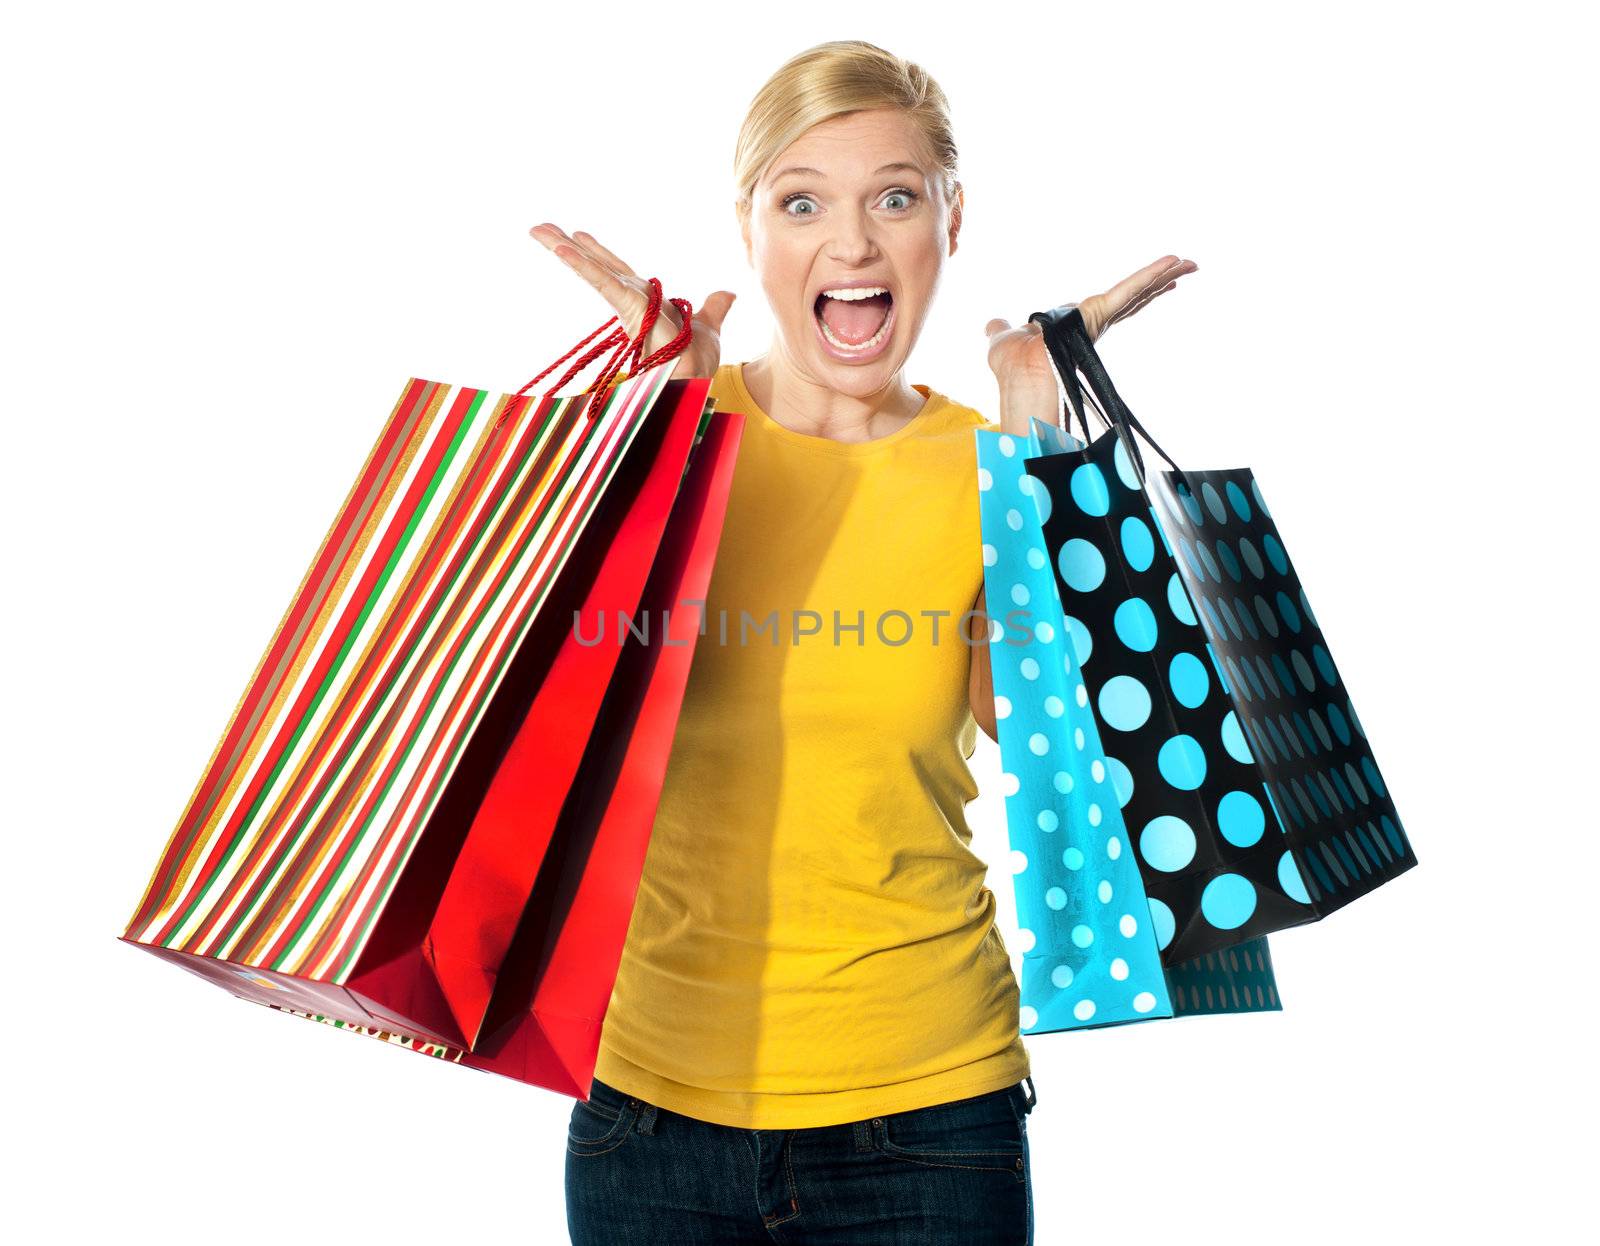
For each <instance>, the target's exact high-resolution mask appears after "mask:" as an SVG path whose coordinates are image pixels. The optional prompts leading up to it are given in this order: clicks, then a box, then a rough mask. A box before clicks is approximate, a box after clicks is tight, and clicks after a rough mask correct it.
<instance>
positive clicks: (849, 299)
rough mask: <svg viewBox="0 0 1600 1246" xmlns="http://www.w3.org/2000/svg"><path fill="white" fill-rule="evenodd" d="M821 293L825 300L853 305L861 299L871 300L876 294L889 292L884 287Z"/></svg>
mask: <svg viewBox="0 0 1600 1246" xmlns="http://www.w3.org/2000/svg"><path fill="white" fill-rule="evenodd" d="M822 293H823V295H824V297H826V298H830V299H842V300H843V301H844V302H846V303H855V302H859V301H860V300H861V299H869V298H872V297H873V295H876V294H887V293H889V291H888V289H887V288H886V287H884V286H859V287H857V288H855V289H852V290H824V291H823V292H822Z"/></svg>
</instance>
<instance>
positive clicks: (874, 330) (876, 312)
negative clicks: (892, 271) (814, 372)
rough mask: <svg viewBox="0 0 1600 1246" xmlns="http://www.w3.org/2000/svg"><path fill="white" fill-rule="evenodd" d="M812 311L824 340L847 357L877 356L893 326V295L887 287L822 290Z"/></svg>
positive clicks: (835, 351) (838, 354) (833, 350)
mask: <svg viewBox="0 0 1600 1246" xmlns="http://www.w3.org/2000/svg"><path fill="white" fill-rule="evenodd" d="M811 310H812V314H813V316H814V317H815V319H816V322H817V331H818V333H819V334H820V335H821V337H822V340H823V342H824V343H825V344H826V345H827V347H828V348H829V350H830V351H831V353H833V354H835V355H837V356H839V357H841V358H845V359H857V360H859V359H864V358H867V357H869V356H872V355H876V354H877V353H878V352H879V351H880V350H882V349H883V347H884V346H885V345H887V343H888V341H889V331H890V330H891V329H892V328H893V326H894V296H893V295H892V294H890V293H889V289H888V287H887V286H857V287H853V288H852V287H848V286H841V287H837V288H834V289H828V290H823V291H821V292H820V293H819V294H818V295H817V300H816V303H815V304H814V305H813V307H812V309H811Z"/></svg>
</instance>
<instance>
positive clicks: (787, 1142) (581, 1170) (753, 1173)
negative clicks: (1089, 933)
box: [566, 1077, 1038, 1246]
mask: <svg viewBox="0 0 1600 1246" xmlns="http://www.w3.org/2000/svg"><path fill="white" fill-rule="evenodd" d="M1024 1086H1026V1087H1027V1089H1026V1090H1024ZM1036 1102H1038V1096H1037V1094H1036V1093H1035V1092H1034V1091H1033V1079H1032V1078H1031V1077H1030V1078H1024V1079H1023V1081H1021V1082H1018V1083H1017V1084H1016V1085H1014V1086H1008V1087H1006V1088H1005V1089H1003V1090H993V1091H990V1092H989V1093H987V1094H982V1095H974V1096H972V1097H970V1098H966V1099H956V1100H953V1101H951V1102H949V1103H940V1104H935V1105H934V1106H932V1107H925V1108H915V1109H913V1110H911V1111H908V1112H895V1113H890V1114H888V1115H885V1116H879V1117H874V1118H872V1119H870V1120H860V1121H851V1122H848V1123H845V1124H841V1125H819V1126H816V1127H813V1128H808V1129H738V1128H735V1127H733V1126H730V1125H717V1124H712V1123H711V1122H709V1121H703V1120H698V1119H696V1118H694V1117H690V1116H683V1115H680V1114H679V1113H677V1112H671V1111H668V1110H667V1109H666V1108H660V1107H657V1106H656V1105H655V1104H652V1103H647V1102H645V1101H644V1100H642V1099H636V1098H634V1097H632V1096H630V1095H625V1094H623V1093H622V1092H621V1091H619V1090H617V1089H616V1088H615V1087H613V1086H609V1085H607V1084H606V1083H605V1082H602V1081H600V1080H599V1079H598V1078H596V1079H595V1082H594V1086H593V1088H592V1089H591V1091H590V1094H589V1099H588V1100H587V1101H585V1100H582V1099H578V1100H575V1101H574V1102H573V1105H572V1117H571V1120H570V1122H569V1124H568V1128H567V1169H566V1193H567V1229H568V1231H569V1232H570V1234H571V1236H572V1243H573V1246H626V1244H629V1243H635V1242H652V1243H654V1242H672V1243H674V1246H725V1244H726V1246H734V1244H735V1243H737V1244H738V1246H749V1244H751V1243H793V1244H796V1246H823V1244H824V1243H829V1244H837V1246H902V1244H903V1246H956V1244H957V1243H959V1244H960V1246H1033V1182H1032V1177H1031V1174H1030V1171H1029V1161H1028V1130H1027V1115H1028V1113H1029V1112H1031V1111H1032V1110H1033V1105H1034V1104H1035V1103H1036Z"/></svg>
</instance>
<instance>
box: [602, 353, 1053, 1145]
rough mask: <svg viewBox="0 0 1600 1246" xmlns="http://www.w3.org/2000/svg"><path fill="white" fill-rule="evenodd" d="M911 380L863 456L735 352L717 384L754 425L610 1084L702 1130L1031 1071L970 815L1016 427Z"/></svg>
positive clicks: (621, 989)
mask: <svg viewBox="0 0 1600 1246" xmlns="http://www.w3.org/2000/svg"><path fill="white" fill-rule="evenodd" d="M915 388H916V389H917V391H918V392H919V393H921V394H923V395H924V396H925V398H926V399H927V401H926V402H925V403H924V405H923V407H922V409H921V410H920V411H919V412H918V413H917V415H916V416H915V417H914V418H913V419H911V420H910V421H909V422H908V423H906V424H905V425H903V426H902V427H900V428H899V429H897V430H896V431H895V432H893V433H891V434H889V435H888V436H886V437H880V438H878V439H876V440H873V441H868V442H859V443H849V444H846V443H841V442H836V441H832V440H830V439H828V438H824V437H815V436H811V435H808V434H805V433H800V432H796V431H794V430H793V429H789V428H785V427H784V426H782V425H781V424H778V423H777V422H776V421H775V420H773V419H772V418H771V417H770V416H768V415H767V414H766V413H765V412H763V411H761V410H760V409H759V408H758V407H757V406H756V404H755V402H754V400H753V399H752V398H751V397H750V394H749V391H748V390H747V389H746V388H745V385H744V381H743V377H742V374H741V370H740V366H739V365H738V364H727V365H724V366H723V367H722V368H720V369H719V370H718V371H717V374H716V376H715V378H714V379H713V382H712V386H711V395H712V397H713V398H714V399H715V400H716V404H717V409H718V410H726V411H736V412H740V413H742V414H743V415H744V417H745V418H744V432H743V436H742V440H741V443H740V446H739V456H738V459H737V461H736V463H735V466H734V475H733V484H732V493H731V494H730V497H729V501H728V511H727V518H726V521H725V523H724V527H723V532H722V539H721V544H720V546H719V548H718V552H717V559H716V563H715V566H714V569H713V571H712V576H711V582H710V585H709V587H708V589H707V600H706V605H705V627H704V629H703V632H702V635H701V636H700V637H699V639H698V641H697V642H696V648H695V653H694V661H693V665H692V666H691V668H690V673H689V681H688V687H687V690H686V692H685V696H684V702H683V711H682V716H681V717H680V719H679V722H678V728H677V734H676V735H675V736H674V739H673V748H672V754H671V759H670V761H669V763H668V768H667V775H666V781H665V785H664V787H663V789H662V794H661V803H660V806H659V809H658V812H657V815H656V820H655V824H654V828H653V831H652V835H651V840H650V845H649V850H648V852H647V854H646V858H645V863H644V870H643V874H642V876H641V878H640V883H639V890H638V896H637V900H636V902H635V906H634V911H633V917H632V920H631V924H630V926H629V929H628V937H627V942H626V945H625V947H624V950H623V955H622V961H621V964H620V966H619V969H618V974H617V983H616V989H615V991H614V993H613V995H612V998H611V1004H610V1008H609V1011H608V1012H607V1014H606V1017H605V1024H604V1028H603V1030H602V1032H601V1046H600V1054H599V1061H598V1063H597V1065H596V1068H595V1073H596V1076H598V1077H599V1078H600V1079H601V1080H602V1081H605V1082H608V1083H610V1084H611V1085H613V1086H615V1087H617V1088H618V1089H619V1090H622V1091H623V1092H624V1093H626V1094H631V1095H637V1096H638V1097H640V1098H642V1099H646V1100H648V1101H650V1102H652V1103H656V1104H659V1105H660V1106H662V1107H664V1108H667V1109H669V1110H671V1111H675V1112H680V1113H682V1114H684V1115H686V1116H693V1117H697V1118H699V1119H701V1120H708V1121H714V1122H716V1123H719V1124H724V1125H734V1126H738V1127H741V1128H746V1129H781V1128H805V1127H810V1126H817V1125H830V1124H837V1123H841V1122H844V1121H851V1120H859V1119H862V1118H864V1117H870V1116H873V1115H876V1114H882V1113H886V1112H901V1111H908V1110H910V1109H913V1108H918V1107H926V1106H929V1105H932V1104H937V1103H945V1102H949V1101H950V1100H953V1099H960V1098H965V1097H967V1096H969V1095H977V1094H983V1093H986V1092H988V1091H991V1090H998V1089H1000V1088H1002V1087H1005V1086H1009V1085H1013V1084H1015V1083H1016V1082H1018V1081H1020V1080H1021V1079H1022V1078H1023V1077H1024V1076H1026V1075H1027V1074H1028V1073H1029V1061H1028V1053H1027V1051H1026V1049H1025V1048H1024V1046H1023V1040H1022V1035H1021V1033H1020V1028H1019V1018H1018V988H1017V982H1016V977H1015V975H1014V974H1013V973H1012V972H1011V965H1010V960H1009V957H1008V954H1007V951H1006V948H1005V945H1004V943H1003V942H1002V939H1001V936H1000V932H999V930H998V929H996V927H995V924H994V914H995V898H994V893H993V892H992V891H990V890H989V888H988V887H987V886H985V865H984V862H983V861H981V860H979V859H978V857H977V856H975V855H974V854H973V852H972V851H971V849H970V847H969V843H970V840H971V837H972V831H971V828H970V827H969V826H968V825H967V822H966V816H965V806H966V805H967V803H968V802H970V801H971V800H973V799H974V798H975V797H976V796H977V784H976V783H975V781H974V780H973V777H972V773H971V770H970V769H969V768H968V766H967V759H968V758H970V757H971V756H972V751H973V747H974V745H975V743H976V739H977V723H976V721H975V720H974V719H973V717H972V713H971V709H970V707H969V704H968V700H967V680H968V677H969V660H970V650H969V646H968V645H967V643H966V642H965V641H964V640H963V639H962V636H961V633H960V632H959V631H958V630H957V629H958V626H959V623H960V618H961V616H962V615H963V614H964V613H965V612H966V611H967V610H969V609H971V608H972V607H973V606H974V604H975V603H976V602H977V598H978V591H979V588H980V587H981V585H982V581H983V562H982V555H981V549H982V542H981V538H980V535H979V527H978V493H977V464H976V458H975V455H976V451H975V449H974V443H973V435H972V433H973V429H974V428H977V427H979V426H990V427H992V426H993V425H990V424H989V422H988V421H985V420H984V418H983V417H982V416H981V415H979V414H978V413H977V412H976V411H974V410H972V409H971V408H969V407H964V406H961V405H960V404H958V403H955V402H952V401H951V400H950V399H948V398H946V397H945V396H944V395H942V394H939V393H937V392H935V391H933V390H930V389H929V388H927V387H926V386H922V385H918V386H916V387H915ZM680 608H685V609H694V608H695V607H693V606H687V607H680ZM941 611H942V612H943V615H942V617H941V616H939V614H938V613H937V612H941ZM808 612H809V613H808ZM836 612H837V613H836ZM836 617H837V619H838V627H837V630H836V628H835V618H836ZM741 638H742V643H741ZM836 640H837V643H835V641H836ZM775 642H776V643H775Z"/></svg>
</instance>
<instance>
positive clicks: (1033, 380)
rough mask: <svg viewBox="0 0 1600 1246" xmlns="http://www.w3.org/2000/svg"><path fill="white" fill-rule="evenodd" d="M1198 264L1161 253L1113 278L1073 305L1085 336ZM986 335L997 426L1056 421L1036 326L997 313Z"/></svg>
mask: <svg viewBox="0 0 1600 1246" xmlns="http://www.w3.org/2000/svg"><path fill="white" fill-rule="evenodd" d="M1198 268H1199V265H1198V264H1196V263H1195V262H1194V261H1193V260H1180V259H1179V258H1178V257H1177V256H1176V255H1164V256H1162V257H1161V258H1160V259H1159V260H1155V261H1153V262H1152V263H1149V264H1146V265H1145V266H1144V267H1143V268H1141V269H1140V270H1139V271H1138V272H1136V273H1133V274H1132V275H1131V276H1128V277H1125V278H1124V279H1123V280H1121V281H1119V282H1117V284H1116V285H1114V286H1112V287H1111V289H1109V290H1107V291H1106V292H1105V293H1103V294H1095V295H1091V296H1090V297H1089V298H1086V299H1084V300H1083V301H1082V302H1081V303H1079V304H1077V307H1078V311H1079V313H1080V314H1081V315H1082V316H1083V324H1084V328H1085V329H1086V330H1087V331H1088V333H1089V340H1090V341H1095V340H1097V339H1098V338H1099V337H1100V335H1101V334H1102V333H1104V332H1105V331H1106V330H1107V329H1108V328H1110V327H1111V326H1112V325H1114V324H1115V323H1117V321H1119V320H1125V319H1127V318H1128V317H1129V316H1131V315H1133V313H1134V312H1136V311H1138V310H1139V309H1140V308H1142V307H1144V306H1145V305H1146V304H1147V303H1149V302H1150V300H1151V299H1153V298H1155V297H1157V296H1158V295H1161V294H1165V293H1166V292H1167V291H1168V290H1171V289H1172V288H1173V287H1174V286H1176V285H1177V284H1178V278H1179V277H1181V276H1183V275H1184V274H1185V273H1192V272H1194V271H1196V270H1197V269H1198ZM983 331H984V333H985V334H986V335H987V336H988V338H989V367H990V369H991V370H992V371H993V372H994V375H995V380H996V381H998V382H999V385H1000V425H1001V428H1002V429H1003V430H1004V431H1005V432H1008V433H1014V434H1016V435H1017V436H1019V437H1020V436H1025V435H1026V434H1027V432H1028V426H1029V423H1030V421H1032V420H1033V419H1035V418H1038V419H1042V420H1044V421H1045V422H1046V423H1050V424H1053V423H1055V420H1056V405H1057V403H1058V401H1059V398H1058V396H1057V393H1056V378H1055V373H1054V372H1053V371H1052V370H1051V367H1050V353H1049V351H1047V350H1046V349H1045V345H1044V337H1043V336H1042V333H1041V331H1040V329H1039V326H1038V325H1036V324H1033V323H1032V322H1029V323H1026V324H1022V325H1018V326H1017V327H1016V328H1014V329H1013V328H1012V327H1011V324H1010V322H1008V321H1005V320H1002V319H1000V318H998V317H996V318H995V319H993V320H991V321H989V323H988V324H986V325H985V326H984V330H983Z"/></svg>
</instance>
